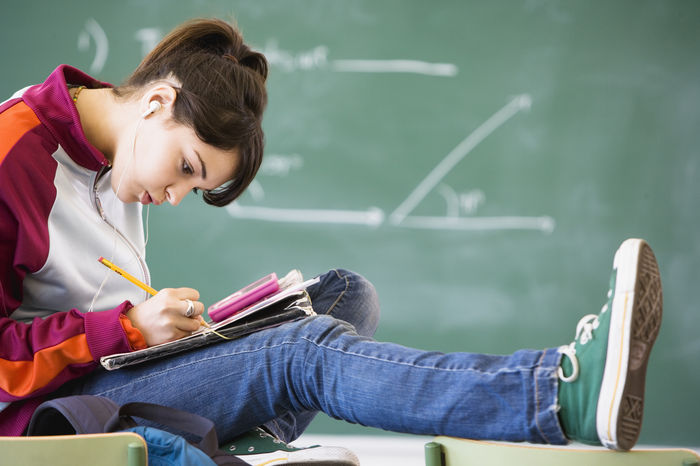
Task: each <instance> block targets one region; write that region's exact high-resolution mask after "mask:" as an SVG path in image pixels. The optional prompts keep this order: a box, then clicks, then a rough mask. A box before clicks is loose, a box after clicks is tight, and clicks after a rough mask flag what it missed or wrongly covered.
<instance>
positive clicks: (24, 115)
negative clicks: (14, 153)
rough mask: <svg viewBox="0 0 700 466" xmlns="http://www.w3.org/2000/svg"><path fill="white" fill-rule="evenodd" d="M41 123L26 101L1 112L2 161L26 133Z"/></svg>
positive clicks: (0, 160) (0, 157) (0, 152)
mask: <svg viewBox="0 0 700 466" xmlns="http://www.w3.org/2000/svg"><path fill="white" fill-rule="evenodd" d="M39 124H41V122H40V121H39V118H38V117H37V116H36V115H35V114H34V112H33V111H32V109H31V108H29V107H28V106H27V104H25V103H24V102H19V103H17V104H15V105H13V106H12V107H10V108H8V109H7V110H5V111H4V112H2V113H0V163H2V161H3V160H4V159H5V156H6V155H7V153H8V152H9V151H10V149H12V147H13V146H14V145H15V144H16V143H17V141H19V140H20V138H21V137H22V136H24V134H25V133H27V132H28V131H30V130H31V129H32V128H34V127H36V126H38V125H39Z"/></svg>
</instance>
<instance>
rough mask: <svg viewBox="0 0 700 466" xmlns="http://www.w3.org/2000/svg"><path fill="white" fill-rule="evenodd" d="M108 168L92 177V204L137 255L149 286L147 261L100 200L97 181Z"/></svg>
mask: <svg viewBox="0 0 700 466" xmlns="http://www.w3.org/2000/svg"><path fill="white" fill-rule="evenodd" d="M107 170H109V167H102V168H100V170H99V171H98V172H97V173H95V174H94V175H92V176H93V178H92V190H91V192H90V200H91V201H92V205H93V206H94V207H95V209H96V210H97V213H99V214H100V218H102V221H103V222H105V223H106V224H107V225H109V227H110V228H112V231H114V232H115V233H116V234H117V235H118V236H119V238H121V239H122V241H123V242H124V244H126V246H127V247H128V248H129V250H130V251H131V253H132V254H133V255H134V257H136V260H137V261H138V263H139V266H140V267H141V272H142V273H143V276H144V278H145V280H144V282H145V283H146V284H148V285H149V286H150V285H151V275H150V273H149V272H148V266H147V265H146V261H144V260H143V259H141V255H140V254H139V252H138V250H137V249H136V246H134V245H133V243H132V242H131V241H130V240H129V238H127V237H126V236H124V234H123V233H122V232H121V231H119V230H118V229H117V228H116V227H115V226H114V225H113V224H112V223H110V221H109V220H107V216H106V215H105V212H104V209H103V208H102V202H100V198H99V196H98V195H97V182H98V181H99V180H100V178H101V177H102V175H104V174H105V173H106V172H107ZM150 297H151V296H150V295H149V294H148V293H146V299H148V298H150Z"/></svg>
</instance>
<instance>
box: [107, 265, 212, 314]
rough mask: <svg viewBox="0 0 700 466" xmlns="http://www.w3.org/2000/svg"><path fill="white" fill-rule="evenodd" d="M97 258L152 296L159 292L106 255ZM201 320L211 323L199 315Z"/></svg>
mask: <svg viewBox="0 0 700 466" xmlns="http://www.w3.org/2000/svg"><path fill="white" fill-rule="evenodd" d="M97 260H98V261H99V262H100V263H101V264H102V265H104V266H105V267H107V268H108V269H111V270H112V271H114V272H116V273H118V274H119V275H121V276H122V277H124V278H126V279H127V280H129V281H130V282H131V283H133V284H134V285H136V286H138V287H139V288H141V289H142V290H144V291H145V292H147V293H148V294H150V295H151V296H155V295H156V294H158V291H157V290H156V289H154V288H151V287H150V286H148V285H146V284H145V283H144V282H142V281H141V280H139V279H138V278H136V277H134V276H133V275H131V274H130V273H129V272H127V271H126V270H124V269H122V268H121V267H119V266H118V265H114V264H113V263H111V262H110V261H108V260H107V259H105V258H104V257H102V256H100V258H99V259H97ZM199 320H200V322H201V323H202V325H204V326H205V327H209V324H208V323H207V321H206V320H204V319H203V318H202V316H199Z"/></svg>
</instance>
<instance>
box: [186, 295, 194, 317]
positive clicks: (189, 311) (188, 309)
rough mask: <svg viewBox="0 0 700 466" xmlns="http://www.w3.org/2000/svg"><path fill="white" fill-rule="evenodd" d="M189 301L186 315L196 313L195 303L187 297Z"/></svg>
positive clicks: (189, 315) (190, 315)
mask: <svg viewBox="0 0 700 466" xmlns="http://www.w3.org/2000/svg"><path fill="white" fill-rule="evenodd" d="M185 301H187V310H186V311H185V317H192V314H194V303H193V302H192V300H190V299H186V300H185Z"/></svg>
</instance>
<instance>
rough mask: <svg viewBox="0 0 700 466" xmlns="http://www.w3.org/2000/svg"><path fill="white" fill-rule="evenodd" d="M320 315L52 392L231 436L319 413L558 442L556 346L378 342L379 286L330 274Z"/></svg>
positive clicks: (393, 426) (282, 431)
mask: <svg viewBox="0 0 700 466" xmlns="http://www.w3.org/2000/svg"><path fill="white" fill-rule="evenodd" d="M309 294H310V295H311V298H312V302H313V304H314V309H315V310H316V312H317V313H318V314H319V315H318V316H314V317H310V318H307V319H302V320H300V321H297V322H292V323H288V324H284V325H282V326H279V327H276V328H272V329H268V330H264V331H261V332H258V333H255V334H252V335H249V336H247V337H244V338H241V339H238V340H234V341H231V342H226V343H220V344H216V345H212V346H208V347H205V348H201V349H199V350H195V351H192V352H189V353H185V354H181V355H176V356H173V357H170V358H166V359H162V360H158V361H154V362H150V363H146V364H140V365H136V366H133V367H129V368H124V369H120V370H117V371H112V372H108V371H104V370H101V369H100V370H97V371H95V372H94V373H92V374H90V375H89V376H86V377H83V378H81V379H78V380H76V381H73V382H71V383H69V384H67V385H66V386H64V387H62V389H61V390H60V391H59V392H57V393H56V394H57V395H59V396H65V395H70V394H94V395H102V396H106V397H108V398H111V399H113V400H114V401H115V402H117V403H118V404H123V403H127V402H129V401H145V402H151V403H158V404H163V405H168V406H173V407H175V408H179V409H183V410H186V411H190V412H196V413H198V414H200V415H202V416H205V417H208V418H210V419H212V420H213V421H214V422H215V423H216V426H217V432H218V435H219V439H220V440H221V441H222V442H223V441H228V440H230V439H232V438H233V437H235V436H236V435H238V434H240V433H243V432H245V431H247V430H249V429H251V428H253V427H255V426H259V425H265V426H266V427H267V428H268V429H270V430H271V431H273V432H274V433H275V434H277V435H278V436H279V437H280V438H282V439H283V440H285V441H287V442H289V441H292V440H294V439H295V438H296V437H297V436H298V435H300V434H301V432H303V430H304V428H306V427H307V426H308V424H309V422H311V419H312V418H313V416H314V414H315V413H316V412H317V411H323V412H325V413H326V414H328V415H329V416H331V417H334V418H337V419H344V420H346V421H348V422H353V423H358V424H362V425H366V426H372V427H377V428H380V429H385V430H390V431H395V432H406V433H415V434H424V435H432V434H441V435H451V436H456V437H465V438H473V439H492V440H509V441H529V442H534V443H553V444H563V443H566V439H565V437H564V434H563V432H562V430H561V427H560V425H559V421H558V417H557V384H558V381H557V374H556V370H557V367H558V366H559V360H560V354H559V353H558V351H557V350H556V348H552V349H548V350H544V351H535V350H522V351H518V352H516V353H514V354H512V355H509V356H495V355H483V354H471V353H449V354H443V353H439V352H427V351H421V350H416V349H412V348H407V347H404V346H401V345H397V344H393V343H383V342H377V341H375V340H373V339H372V338H371V335H372V334H373V333H374V331H375V329H376V326H377V320H378V314H379V305H378V300H377V296H376V293H375V291H374V287H373V286H372V285H371V284H370V283H369V282H368V281H367V280H365V279H364V278H362V277H361V276H359V275H356V274H354V273H351V272H348V271H345V270H332V271H330V272H328V273H326V274H324V275H322V276H321V282H320V283H319V284H318V285H315V286H314V287H312V288H310V289H309Z"/></svg>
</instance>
